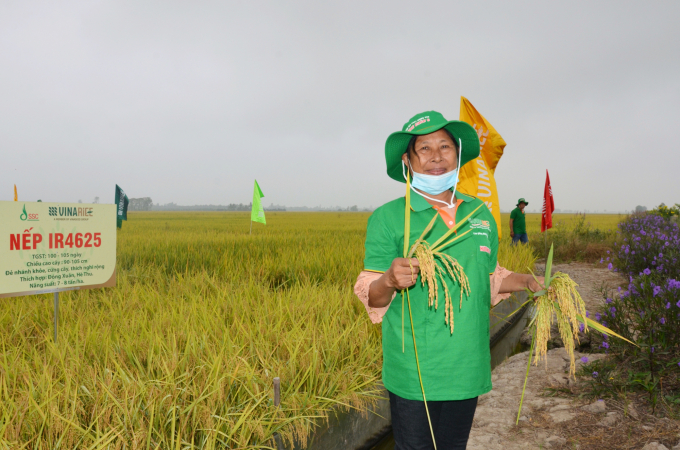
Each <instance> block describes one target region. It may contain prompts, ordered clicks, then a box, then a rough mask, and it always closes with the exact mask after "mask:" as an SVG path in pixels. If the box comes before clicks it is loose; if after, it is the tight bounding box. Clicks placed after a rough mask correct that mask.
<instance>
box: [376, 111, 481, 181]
mask: <svg viewBox="0 0 680 450" xmlns="http://www.w3.org/2000/svg"><path fill="white" fill-rule="evenodd" d="M442 128H445V129H446V130H447V131H448V132H449V133H451V135H452V136H453V137H454V138H455V140H456V144H457V145H460V144H459V142H458V139H460V140H461V142H462V146H463V147H462V154H461V156H460V166H461V167H463V166H464V165H465V164H466V163H468V162H470V161H472V160H473V159H475V158H477V157H478V156H479V136H477V132H476V131H475V129H474V128H472V125H470V124H468V123H465V122H461V121H459V120H446V119H445V118H444V116H443V115H442V114H441V113H438V112H437V111H425V112H424V113H420V114H416V115H415V116H413V117H411V119H409V121H408V122H406V123H405V124H404V126H403V127H402V129H401V131H397V132H395V133H392V134H390V135H389V137H388V138H387V142H385V162H386V163H387V175H389V177H390V178H392V179H393V180H397V181H401V182H402V183H405V182H406V180H404V172H403V171H402V167H401V155H403V154H404V153H405V152H406V149H407V147H408V143H409V141H410V140H411V137H413V136H420V135H423V134H430V133H434V132H435V131H438V130H441V129H442Z"/></svg>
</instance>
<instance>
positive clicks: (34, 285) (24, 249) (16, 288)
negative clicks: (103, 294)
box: [0, 201, 116, 298]
mask: <svg viewBox="0 0 680 450" xmlns="http://www.w3.org/2000/svg"><path fill="white" fill-rule="evenodd" d="M115 268H116V205H99V204H83V203H43V202H6V201H5V202H0V298H2V297H17V296H22V295H32V294H45V293H50V292H60V291H68V290H74V289H91V288H98V287H108V286H115V285H116V273H115Z"/></svg>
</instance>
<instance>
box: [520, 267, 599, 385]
mask: <svg viewBox="0 0 680 450" xmlns="http://www.w3.org/2000/svg"><path fill="white" fill-rule="evenodd" d="M577 286H578V285H577V284H576V283H575V282H574V280H572V279H571V278H569V275H567V274H565V273H562V272H557V273H555V275H554V276H552V277H551V279H550V287H549V288H548V289H547V291H546V293H545V295H542V296H540V297H538V298H537V299H536V315H535V316H534V319H533V321H532V324H533V328H532V325H530V326H529V327H530V329H531V330H532V335H533V336H534V338H535V339H536V345H535V347H536V353H535V354H536V359H535V360H534V365H538V362H539V361H540V360H542V359H544V358H545V357H546V355H547V352H548V341H549V340H550V329H551V328H552V324H553V319H555V321H556V322H557V329H558V330H559V333H560V337H561V338H562V341H563V342H564V349H565V350H566V351H567V354H568V355H569V362H570V366H569V374H570V375H571V376H572V377H573V376H575V374H576V363H575V361H574V348H575V347H576V345H575V343H576V342H578V341H579V339H578V332H579V316H580V317H585V315H586V304H585V303H584V301H583V299H582V298H581V295H580V294H579V293H578V291H577V290H576V287H577ZM584 331H588V325H587V324H585V325H584ZM547 363H548V360H547V359H546V365H547Z"/></svg>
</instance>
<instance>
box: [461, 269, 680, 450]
mask: <svg viewBox="0 0 680 450" xmlns="http://www.w3.org/2000/svg"><path fill="white" fill-rule="evenodd" d="M542 269H543V268H542V267H541V268H540V269H539V270H542ZM555 270H558V271H561V272H564V273H567V274H569V276H571V277H572V278H573V279H574V281H576V283H578V284H579V293H580V294H581V296H582V297H583V299H584V300H585V302H586V305H587V308H588V310H590V311H595V310H597V309H598V307H599V306H600V305H601V304H602V302H603V300H602V297H601V294H600V292H599V291H600V288H601V287H602V286H603V285H604V286H607V287H609V288H616V287H617V286H620V285H622V284H623V283H625V281H626V280H625V279H624V278H623V277H621V276H620V275H618V274H616V273H614V272H610V271H609V270H607V269H606V268H605V269H602V268H598V267H597V266H595V265H593V264H583V263H573V264H560V265H557V266H556V267H555ZM582 357H585V358H588V360H589V361H593V360H595V359H600V358H602V357H604V355H603V354H585V353H579V352H576V361H577V371H578V367H579V366H580V365H581V360H580V358H582ZM527 359H528V352H523V353H520V354H517V355H515V356H513V357H511V358H509V359H508V360H507V361H505V362H504V363H502V364H500V365H499V366H497V367H496V368H495V369H494V371H493V374H492V381H493V390H492V391H491V392H489V393H488V394H486V395H483V396H482V397H480V399H479V406H478V408H477V413H476V414H475V421H474V424H473V428H472V432H471V435H470V442H469V444H468V450H515V449H539V448H543V449H545V448H554V449H573V448H582V449H591V448H592V449H600V448H602V449H605V448H607V449H609V448H617V449H618V448H626V449H642V448H645V450H649V449H663V448H666V449H671V448H672V449H673V450H676V449H677V450H680V442H678V440H680V434H677V433H680V426H678V424H677V423H675V422H670V421H666V422H662V421H661V422H660V421H659V420H657V419H655V418H653V417H651V416H646V415H644V414H642V413H640V414H638V413H637V412H636V410H635V409H634V408H632V407H631V406H630V405H622V404H620V403H615V402H607V401H603V400H600V401H595V402H586V401H580V400H578V399H576V398H575V397H572V398H568V397H567V398H565V397H557V396H549V395H547V393H548V392H549V391H548V390H546V388H553V389H554V391H553V392H555V391H559V390H568V389H569V388H570V387H573V383H574V380H570V379H569V378H568V376H567V372H568V370H569V360H568V356H567V353H566V351H565V350H564V349H563V348H556V349H553V350H550V351H549V352H548V361H547V365H546V364H544V363H541V364H540V365H539V366H534V365H533V364H532V366H531V368H530V371H529V379H528V382H527V387H526V392H525V396H524V406H523V408H522V413H521V417H520V422H519V425H518V426H516V425H515V421H516V419H517V412H518V408H519V402H520V396H521V393H522V386H523V384H524V377H525V374H526V368H527ZM676 430H677V431H676ZM624 433H625V434H627V435H628V436H627V437H626V436H624ZM631 433H632V434H631ZM674 433H676V437H675V438H669V437H668V436H673V435H674ZM575 436H576V437H577V439H574V437H575ZM660 436H665V437H660ZM673 439H674V441H673V442H670V441H671V440H673ZM626 440H628V442H629V444H630V445H628V444H627V443H626ZM608 441H609V442H610V443H609V444H608V443H607V442H608ZM658 442H664V443H665V444H666V445H667V447H659V446H656V444H655V443H658ZM603 443H604V444H603ZM648 444H649V445H648ZM676 444H677V447H673V445H676Z"/></svg>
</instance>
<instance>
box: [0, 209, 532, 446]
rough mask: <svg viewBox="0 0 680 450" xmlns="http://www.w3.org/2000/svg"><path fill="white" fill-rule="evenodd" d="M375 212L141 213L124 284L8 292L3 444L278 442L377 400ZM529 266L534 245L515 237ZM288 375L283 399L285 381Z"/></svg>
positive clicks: (508, 257)
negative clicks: (369, 265) (55, 334)
mask: <svg viewBox="0 0 680 450" xmlns="http://www.w3.org/2000/svg"><path fill="white" fill-rule="evenodd" d="M368 217H369V214H368V213H285V212H284V213H267V225H266V226H263V225H260V224H254V225H253V233H252V235H249V234H248V230H249V226H250V223H249V214H248V213H197V212H186V213H161V212H156V213H131V214H130V219H129V221H128V222H125V223H124V225H123V229H122V230H119V231H118V266H117V273H118V281H117V286H116V287H115V288H109V289H102V290H85V291H81V292H66V293H62V294H60V299H61V304H60V328H59V341H58V343H57V344H55V343H53V342H52V337H51V336H52V307H51V304H52V303H51V301H52V296H51V295H41V296H30V297H22V298H10V299H3V300H2V308H1V312H0V345H2V348H1V350H0V448H3V449H4V448H7V449H10V448H11V449H15V448H31V449H56V448H60V449H75V448H78V449H81V448H111V449H157V448H160V449H170V448H173V449H194V448H196V449H199V448H200V449H213V448H232V449H241V448H271V445H272V436H273V435H274V433H278V434H279V435H281V436H282V438H283V439H284V440H286V441H291V440H293V439H296V440H298V441H301V442H304V441H305V439H306V438H307V436H308V434H309V432H310V430H312V429H313V427H314V424H315V423H318V422H319V420H322V419H323V418H324V417H326V415H327V414H328V412H329V411H331V410H332V408H335V407H341V408H357V409H362V408H363V407H365V406H366V405H367V404H368V403H370V402H372V401H373V400H374V399H375V396H376V391H375V384H376V382H377V381H379V380H380V370H381V364H382V358H381V342H380V327H377V326H372V325H371V324H370V321H368V320H367V318H366V316H365V312H364V309H363V306H362V305H361V304H360V303H359V301H358V300H357V299H356V298H355V297H354V294H353V292H352V287H353V284H354V281H355V279H356V276H357V274H358V273H359V272H360V271H361V268H362V261H363V241H364V236H365V227H366V221H367V219H368ZM499 258H500V261H501V264H503V265H505V266H506V267H508V268H510V269H512V270H517V271H522V272H526V270H527V269H526V268H527V267H533V261H534V260H535V255H533V253H532V250H531V247H530V246H519V247H510V246H509V245H508V243H507V240H504V242H503V243H502V244H501V248H500V256H499ZM274 377H280V378H281V386H282V387H281V404H280V406H279V407H275V406H274V404H273V389H272V382H273V378H274Z"/></svg>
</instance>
